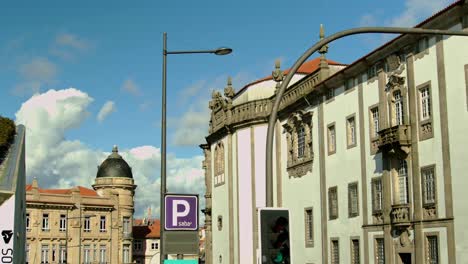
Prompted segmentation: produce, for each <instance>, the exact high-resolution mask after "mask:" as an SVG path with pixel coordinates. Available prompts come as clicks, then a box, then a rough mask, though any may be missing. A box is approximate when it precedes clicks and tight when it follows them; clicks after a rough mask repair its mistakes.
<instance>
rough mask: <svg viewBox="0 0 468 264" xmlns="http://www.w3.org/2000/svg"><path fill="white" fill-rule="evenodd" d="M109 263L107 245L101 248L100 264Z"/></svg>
mask: <svg viewBox="0 0 468 264" xmlns="http://www.w3.org/2000/svg"><path fill="white" fill-rule="evenodd" d="M106 262H107V249H106V245H100V246H99V263H100V264H104V263H106Z"/></svg>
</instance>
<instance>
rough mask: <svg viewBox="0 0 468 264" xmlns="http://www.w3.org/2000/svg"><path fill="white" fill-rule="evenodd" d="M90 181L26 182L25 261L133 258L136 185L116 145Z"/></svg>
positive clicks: (120, 259) (98, 261)
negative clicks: (65, 185)
mask: <svg viewBox="0 0 468 264" xmlns="http://www.w3.org/2000/svg"><path fill="white" fill-rule="evenodd" d="M92 187H93V189H89V188H85V187H82V186H76V187H74V188H71V189H42V188H40V187H39V183H38V180H37V179H36V178H34V180H33V182H32V184H31V185H27V186H26V230H27V232H26V235H27V244H26V259H27V261H26V263H115V264H117V263H133V260H132V243H133V236H132V223H133V213H134V195H135V189H136V185H135V184H134V180H133V176H132V171H131V168H130V166H129V165H128V164H127V162H126V161H125V160H124V159H123V158H122V157H121V156H120V155H119V154H118V149H117V146H115V147H114V148H113V150H112V154H110V155H109V157H108V158H107V159H106V160H104V161H103V162H102V164H101V165H100V166H98V171H97V175H96V179H95V183H94V184H93V186H92Z"/></svg>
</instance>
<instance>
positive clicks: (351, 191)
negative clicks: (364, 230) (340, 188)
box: [348, 182, 359, 217]
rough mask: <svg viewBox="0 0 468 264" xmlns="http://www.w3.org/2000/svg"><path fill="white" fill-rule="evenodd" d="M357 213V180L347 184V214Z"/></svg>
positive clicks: (352, 215)
mask: <svg viewBox="0 0 468 264" xmlns="http://www.w3.org/2000/svg"><path fill="white" fill-rule="evenodd" d="M358 215H359V200H358V184H357V182H354V183H350V184H349V185H348V216H349V217H355V216H358Z"/></svg>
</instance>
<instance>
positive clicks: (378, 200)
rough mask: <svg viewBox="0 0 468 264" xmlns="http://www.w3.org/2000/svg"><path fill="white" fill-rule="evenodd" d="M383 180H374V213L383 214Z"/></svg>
mask: <svg viewBox="0 0 468 264" xmlns="http://www.w3.org/2000/svg"><path fill="white" fill-rule="evenodd" d="M382 200H383V197H382V178H375V179H372V212H373V213H374V214H375V213H381V212H382V202H383V201H382Z"/></svg>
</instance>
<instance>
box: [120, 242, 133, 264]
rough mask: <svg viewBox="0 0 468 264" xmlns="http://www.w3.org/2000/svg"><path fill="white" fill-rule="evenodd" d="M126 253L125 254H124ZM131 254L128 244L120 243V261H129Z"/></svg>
mask: <svg viewBox="0 0 468 264" xmlns="http://www.w3.org/2000/svg"><path fill="white" fill-rule="evenodd" d="M126 253H127V254H126ZM131 258H132V256H131V255H130V244H123V245H122V263H123V264H126V263H130V261H131Z"/></svg>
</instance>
